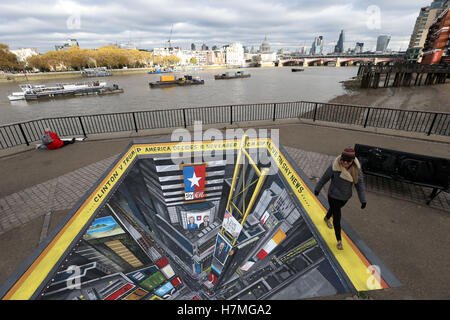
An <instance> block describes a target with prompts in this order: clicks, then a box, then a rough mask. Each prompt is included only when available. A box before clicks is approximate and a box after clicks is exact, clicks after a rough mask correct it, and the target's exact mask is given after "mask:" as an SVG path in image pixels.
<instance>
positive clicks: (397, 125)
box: [0, 101, 450, 150]
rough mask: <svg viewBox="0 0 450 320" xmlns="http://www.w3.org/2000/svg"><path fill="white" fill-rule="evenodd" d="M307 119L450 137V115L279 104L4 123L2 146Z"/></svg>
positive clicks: (1, 138) (314, 104)
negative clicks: (49, 133)
mask: <svg viewBox="0 0 450 320" xmlns="http://www.w3.org/2000/svg"><path fill="white" fill-rule="evenodd" d="M291 118H298V119H307V120H312V121H326V122H335V123H341V124H349V125H354V126H361V127H364V128H366V127H374V128H385V129H393V130H401V131H409V132H418V133H424V134H426V135H428V136H429V135H431V134H433V135H440V136H449V135H450V113H446V112H430V111H408V110H399V109H390V108H380V107H365V106H353V105H345V104H333V103H320V102H307V101H296V102H278V103H258V104H240V105H226V106H211V107H197V108H180V109H166V110H153V111H135V112H121V113H109V114H98V115H83V116H67V117H59V118H44V119H38V120H31V121H26V122H20V123H14V124H8V125H3V126H0V150H2V149H7V148H11V147H15V146H20V145H30V143H33V142H37V141H40V140H41V136H42V134H43V132H44V128H46V127H50V128H51V129H52V130H53V131H55V132H57V133H58V135H59V136H61V137H70V136H84V137H88V136H89V135H92V134H102V133H112V132H123V131H136V132H139V131H142V130H146V129H158V128H180V127H184V128H186V127H188V126H191V125H193V124H194V122H195V121H202V123H203V124H233V123H238V122H250V121H264V120H270V121H276V120H280V119H291Z"/></svg>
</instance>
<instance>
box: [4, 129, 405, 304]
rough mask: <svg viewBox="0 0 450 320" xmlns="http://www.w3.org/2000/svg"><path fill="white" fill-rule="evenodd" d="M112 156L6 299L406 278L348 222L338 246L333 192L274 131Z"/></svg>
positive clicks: (284, 289) (338, 290)
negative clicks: (329, 199) (331, 222)
mask: <svg viewBox="0 0 450 320" xmlns="http://www.w3.org/2000/svg"><path fill="white" fill-rule="evenodd" d="M264 157H266V159H268V161H263V160H264ZM114 158H115V157H114ZM108 161H109V162H106V163H104V164H105V171H104V172H105V173H104V174H103V176H102V177H101V178H100V179H99V180H98V181H97V183H95V184H94V185H93V187H92V188H91V189H90V190H89V192H87V193H86V194H85V195H84V196H83V197H82V199H81V200H79V201H78V203H76V204H75V205H74V207H73V209H72V210H71V212H70V213H69V214H68V215H67V216H66V218H65V219H63V222H62V223H61V225H60V227H58V228H56V229H55V230H54V231H53V233H52V234H51V235H49V237H47V239H46V240H44V241H43V242H42V243H41V244H40V246H39V247H38V248H37V249H36V250H35V251H34V252H33V253H32V254H31V255H30V256H29V258H28V259H27V260H26V261H25V262H24V263H23V264H22V265H21V266H20V267H19V268H18V269H17V270H16V272H15V273H14V274H13V275H12V276H11V277H10V278H9V279H8V280H7V281H6V282H5V283H4V284H3V286H2V287H1V288H0V297H2V299H43V300H52V299H58V300H61V299H70V300H72V299H81V300H99V299H101V300H118V299H125V300H140V299H145V300H148V299H150V300H154V299H159V300H162V299H200V300H237V299H240V300H246V299H251V300H255V299H259V300H270V299H302V298H310V297H319V296H331V295H335V294H342V293H350V292H357V291H369V290H378V289H386V288H389V287H394V286H398V285H400V283H399V281H398V280H397V279H396V277H395V276H394V275H393V274H392V273H391V272H390V271H389V270H388V269H387V268H386V267H385V266H384V265H383V263H382V262H381V261H380V260H379V259H378V258H377V257H376V255H375V254H374V253H373V252H372V251H371V250H370V249H369V248H368V247H367V246H366V245H365V244H364V242H363V241H361V239H359V238H358V236H357V235H356V233H355V232H354V231H353V230H352V229H351V228H350V226H348V225H347V224H345V223H343V233H342V234H343V245H344V250H343V251H341V250H337V248H336V239H335V236H334V231H333V230H330V229H328V228H327V226H326V225H325V223H324V221H323V217H324V215H325V214H326V211H327V203H326V201H325V199H324V198H323V197H322V196H320V197H319V198H316V197H315V196H314V194H313V192H311V190H312V188H313V184H312V183H311V181H310V180H309V179H308V177H307V176H306V175H305V173H304V172H303V171H302V170H301V169H300V168H298V167H297V166H296V165H295V162H294V161H293V160H292V159H291V158H290V156H289V155H288V154H287V152H285V150H284V149H283V148H282V147H280V146H277V145H275V144H274V143H273V142H272V140H271V139H270V138H264V139H262V138H248V137H246V136H243V137H242V139H240V140H225V141H220V142H217V141H198V142H192V143H172V142H155V141H135V142H133V143H132V144H131V145H130V146H129V147H128V148H127V149H126V150H125V151H124V152H123V153H122V154H121V155H120V156H119V157H118V158H116V160H115V161H113V158H111V159H108ZM112 161H113V162H112ZM111 162H112V164H110V163H111ZM106 164H107V165H106ZM109 164H110V165H109ZM108 165H109V168H107V166H108Z"/></svg>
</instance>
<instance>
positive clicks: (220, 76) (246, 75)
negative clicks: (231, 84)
mask: <svg viewBox="0 0 450 320" xmlns="http://www.w3.org/2000/svg"><path fill="white" fill-rule="evenodd" d="M236 78H250V74H249V73H247V72H245V71H237V72H226V73H222V74H216V75H215V76H214V79H216V80H220V79H236Z"/></svg>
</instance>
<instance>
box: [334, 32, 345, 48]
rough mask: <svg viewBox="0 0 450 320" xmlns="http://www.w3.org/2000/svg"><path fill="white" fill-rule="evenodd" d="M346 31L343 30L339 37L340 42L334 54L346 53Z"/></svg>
mask: <svg viewBox="0 0 450 320" xmlns="http://www.w3.org/2000/svg"><path fill="white" fill-rule="evenodd" d="M344 41H345V40H344V30H341V34H340V35H339V40H338V42H337V44H336V46H335V47H334V53H344Z"/></svg>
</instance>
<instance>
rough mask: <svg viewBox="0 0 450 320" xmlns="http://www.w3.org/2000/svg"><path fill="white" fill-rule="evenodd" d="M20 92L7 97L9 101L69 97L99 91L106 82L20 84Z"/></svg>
mask: <svg viewBox="0 0 450 320" xmlns="http://www.w3.org/2000/svg"><path fill="white" fill-rule="evenodd" d="M19 87H20V89H22V92H13V93H12V94H11V95H9V96H8V99H9V100H10V101H16V100H27V99H33V100H34V99H37V98H45V97H55V96H64V95H70V94H74V93H78V92H84V91H90V90H99V89H102V88H105V87H106V82H100V81H93V82H78V83H62V84H54V85H42V84H40V85H33V84H21V85H19Z"/></svg>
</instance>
